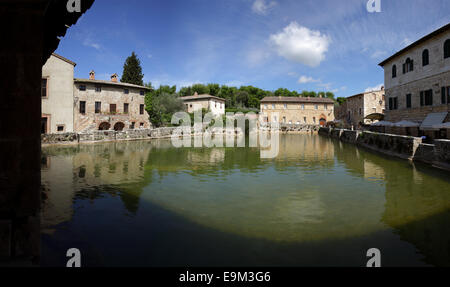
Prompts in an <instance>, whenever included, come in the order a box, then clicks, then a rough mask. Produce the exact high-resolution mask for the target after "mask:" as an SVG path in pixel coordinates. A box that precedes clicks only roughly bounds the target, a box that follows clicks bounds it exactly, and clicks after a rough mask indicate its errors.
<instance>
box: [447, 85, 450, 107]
mask: <svg viewBox="0 0 450 287" xmlns="http://www.w3.org/2000/svg"><path fill="white" fill-rule="evenodd" d="M447 104H449V105H450V87H447Z"/></svg>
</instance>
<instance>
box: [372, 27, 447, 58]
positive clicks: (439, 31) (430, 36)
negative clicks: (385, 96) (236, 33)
mask: <svg viewBox="0 0 450 287" xmlns="http://www.w3.org/2000/svg"><path fill="white" fill-rule="evenodd" d="M449 29H450V23H449V24H447V25H445V26H443V27H441V28H439V29H437V30H436V31H434V32H432V33H430V34H428V35H426V36H425V37H422V38H420V39H419V40H417V41H416V42H414V43H412V44H411V45H409V46H407V47H405V48H403V49H401V50H400V51H398V52H397V53H395V54H394V55H392V56H390V57H389V58H387V59H386V60H384V61H383V62H381V63H380V64H378V65H380V66H381V67H383V66H384V65H386V63H387V62H389V61H391V60H392V59H394V58H395V57H397V56H400V55H401V54H403V53H405V52H406V51H408V50H410V49H412V48H414V47H416V46H418V45H420V44H422V43H423V42H425V41H427V40H429V39H431V38H433V37H434V36H437V35H439V34H441V33H444V32H446V31H448V30H449Z"/></svg>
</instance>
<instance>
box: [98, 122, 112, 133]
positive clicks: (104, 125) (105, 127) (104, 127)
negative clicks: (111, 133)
mask: <svg viewBox="0 0 450 287" xmlns="http://www.w3.org/2000/svg"><path fill="white" fill-rule="evenodd" d="M110 128H111V125H110V124H109V123H107V122H103V123H101V124H100V126H98V130H99V131H107V130H109V129H110Z"/></svg>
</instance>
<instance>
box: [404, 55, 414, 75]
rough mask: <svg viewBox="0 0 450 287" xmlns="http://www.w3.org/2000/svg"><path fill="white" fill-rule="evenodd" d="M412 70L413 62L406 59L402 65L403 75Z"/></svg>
mask: <svg viewBox="0 0 450 287" xmlns="http://www.w3.org/2000/svg"><path fill="white" fill-rule="evenodd" d="M413 70H414V61H413V60H411V59H410V58H408V59H406V62H405V63H404V64H403V74H405V73H408V72H411V71H413Z"/></svg>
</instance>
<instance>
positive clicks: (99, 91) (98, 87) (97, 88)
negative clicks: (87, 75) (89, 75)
mask: <svg viewBox="0 0 450 287" xmlns="http://www.w3.org/2000/svg"><path fill="white" fill-rule="evenodd" d="M95 92H96V93H101V92H102V86H99V85H97V86H95Z"/></svg>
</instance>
